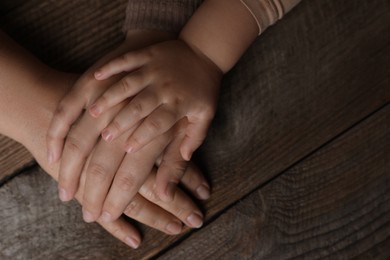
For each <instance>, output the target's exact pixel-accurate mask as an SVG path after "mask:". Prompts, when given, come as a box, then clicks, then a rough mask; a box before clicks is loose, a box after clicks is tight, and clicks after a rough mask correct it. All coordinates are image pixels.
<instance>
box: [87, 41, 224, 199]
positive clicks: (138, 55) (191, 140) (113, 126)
mask: <svg viewBox="0 0 390 260" xmlns="http://www.w3.org/2000/svg"><path fill="white" fill-rule="evenodd" d="M122 72H128V74H127V76H125V77H123V78H122V79H121V80H120V81H119V82H117V83H116V84H114V85H113V86H112V87H110V88H109V89H108V90H107V91H106V92H105V93H104V94H103V95H102V96H101V97H100V98H99V99H98V100H97V101H96V102H95V103H94V104H93V105H92V106H91V107H90V109H89V111H90V114H91V115H92V116H94V117H97V118H98V117H100V116H104V115H105V114H106V112H107V110H108V109H110V108H112V107H114V106H116V105H118V104H119V103H120V102H123V101H124V100H126V99H127V98H132V99H131V101H130V102H129V103H128V104H127V105H126V106H125V107H124V108H123V109H122V110H121V111H120V112H119V113H118V114H117V115H116V116H115V118H114V119H113V120H112V122H111V123H110V124H109V125H108V126H107V127H106V128H105V129H104V130H103V134H102V136H103V138H104V139H105V140H106V141H108V142H111V141H113V140H115V139H116V138H117V137H119V136H121V135H122V134H123V132H125V131H127V130H128V129H131V128H134V127H135V128H136V130H135V131H134V132H133V134H132V135H131V136H130V138H128V139H127V142H126V144H125V150H126V151H127V152H128V153H135V152H137V151H138V150H139V149H142V148H143V147H144V146H145V145H147V144H148V143H149V142H153V140H155V138H158V137H159V136H160V135H163V134H164V133H165V132H166V131H168V130H170V129H171V128H172V127H173V126H174V125H175V124H176V123H177V122H178V121H179V120H183V119H186V121H187V124H182V125H183V127H182V129H183V130H184V132H185V133H184V136H179V137H180V138H175V140H174V142H173V144H174V145H171V146H170V149H171V151H173V152H174V151H177V152H179V151H180V154H181V156H182V157H183V158H184V159H186V160H189V159H190V158H191V154H192V153H193V151H194V150H196V148H198V147H199V146H200V145H201V144H202V142H203V140H204V138H205V137H206V134H207V130H208V128H209V125H210V123H211V120H212V118H213V117H214V114H215V110H216V104H217V99H218V92H219V83H220V79H221V76H222V74H221V72H220V71H219V70H218V68H216V67H215V65H214V64H213V63H212V62H210V61H209V60H208V59H207V58H205V57H204V56H200V55H198V53H196V52H194V51H193V50H192V49H191V48H190V47H189V46H188V45H186V44H185V43H184V42H183V41H180V40H174V41H166V42H163V43H159V44H155V45H153V46H151V47H147V48H144V49H142V50H138V51H135V52H128V53H126V54H124V55H122V56H120V57H118V58H116V59H113V60H111V61H110V62H108V63H107V64H106V65H104V66H103V67H101V68H100V69H99V70H98V71H97V72H96V73H95V77H98V79H99V80H106V79H107V78H110V77H112V76H113V75H117V74H119V73H122ZM97 75H99V76H97ZM188 79H191V80H188ZM183 137H184V138H183ZM176 143H177V145H175V144H176ZM167 154H169V153H167ZM178 155H179V154H178ZM179 156H180V155H179ZM179 160H180V157H178V158H177V160H176V161H179ZM184 170H185V165H184V166H183V165H181V164H176V165H175V161H174V160H173V159H171V160H166V157H165V160H163V162H162V164H161V166H160V167H159V169H158V173H157V191H158V194H159V195H160V198H162V199H163V200H165V201H169V200H170V198H169V197H172V194H171V195H169V194H167V187H169V186H172V187H174V186H175V185H176V184H177V183H178V182H179V181H180V179H181V177H182V175H183V173H184ZM168 193H169V192H168ZM167 197H168V198H167Z"/></svg>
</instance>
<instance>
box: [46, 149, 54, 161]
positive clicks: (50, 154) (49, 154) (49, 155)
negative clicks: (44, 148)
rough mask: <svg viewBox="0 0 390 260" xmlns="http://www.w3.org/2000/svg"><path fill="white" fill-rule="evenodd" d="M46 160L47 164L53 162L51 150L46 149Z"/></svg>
mask: <svg viewBox="0 0 390 260" xmlns="http://www.w3.org/2000/svg"><path fill="white" fill-rule="evenodd" d="M47 161H48V162H49V164H53V162H54V154H53V152H52V151H48V153H47Z"/></svg>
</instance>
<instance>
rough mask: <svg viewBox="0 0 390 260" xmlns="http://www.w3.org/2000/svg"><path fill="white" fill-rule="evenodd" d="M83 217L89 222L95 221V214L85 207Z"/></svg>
mask: <svg viewBox="0 0 390 260" xmlns="http://www.w3.org/2000/svg"><path fill="white" fill-rule="evenodd" d="M83 219H84V221H85V222H87V223H90V222H93V221H94V217H93V215H92V214H91V213H90V212H89V211H88V210H85V209H83Z"/></svg>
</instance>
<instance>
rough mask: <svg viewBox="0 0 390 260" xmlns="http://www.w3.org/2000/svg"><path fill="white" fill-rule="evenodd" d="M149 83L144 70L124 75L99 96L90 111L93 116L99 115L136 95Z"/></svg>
mask: <svg viewBox="0 0 390 260" xmlns="http://www.w3.org/2000/svg"><path fill="white" fill-rule="evenodd" d="M147 85H148V81H147V79H146V78H145V77H144V75H143V72H142V70H137V71H134V72H132V73H131V74H130V75H127V76H126V77H123V78H122V79H121V80H120V81H118V82H117V83H115V84H114V85H113V86H112V87H110V88H109V89H108V90H107V91H106V92H105V93H104V94H103V95H102V96H101V97H99V98H98V99H97V100H96V101H95V103H94V104H93V105H92V106H91V107H90V108H89V112H90V114H91V115H92V116H94V117H98V116H99V115H101V114H102V113H104V112H105V111H106V110H107V109H109V108H110V107H113V106H115V105H117V104H119V103H120V102H122V101H123V100H125V99H127V98H129V97H132V96H134V95H135V94H137V93H138V92H139V91H141V90H142V89H143V88H145V87H146V86H147Z"/></svg>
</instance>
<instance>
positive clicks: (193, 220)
mask: <svg viewBox="0 0 390 260" xmlns="http://www.w3.org/2000/svg"><path fill="white" fill-rule="evenodd" d="M187 221H188V223H189V224H190V225H191V227H193V228H200V227H201V226H202V225H203V220H202V218H201V217H200V216H199V215H198V214H196V213H192V214H191V215H190V216H188V217H187Z"/></svg>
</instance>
